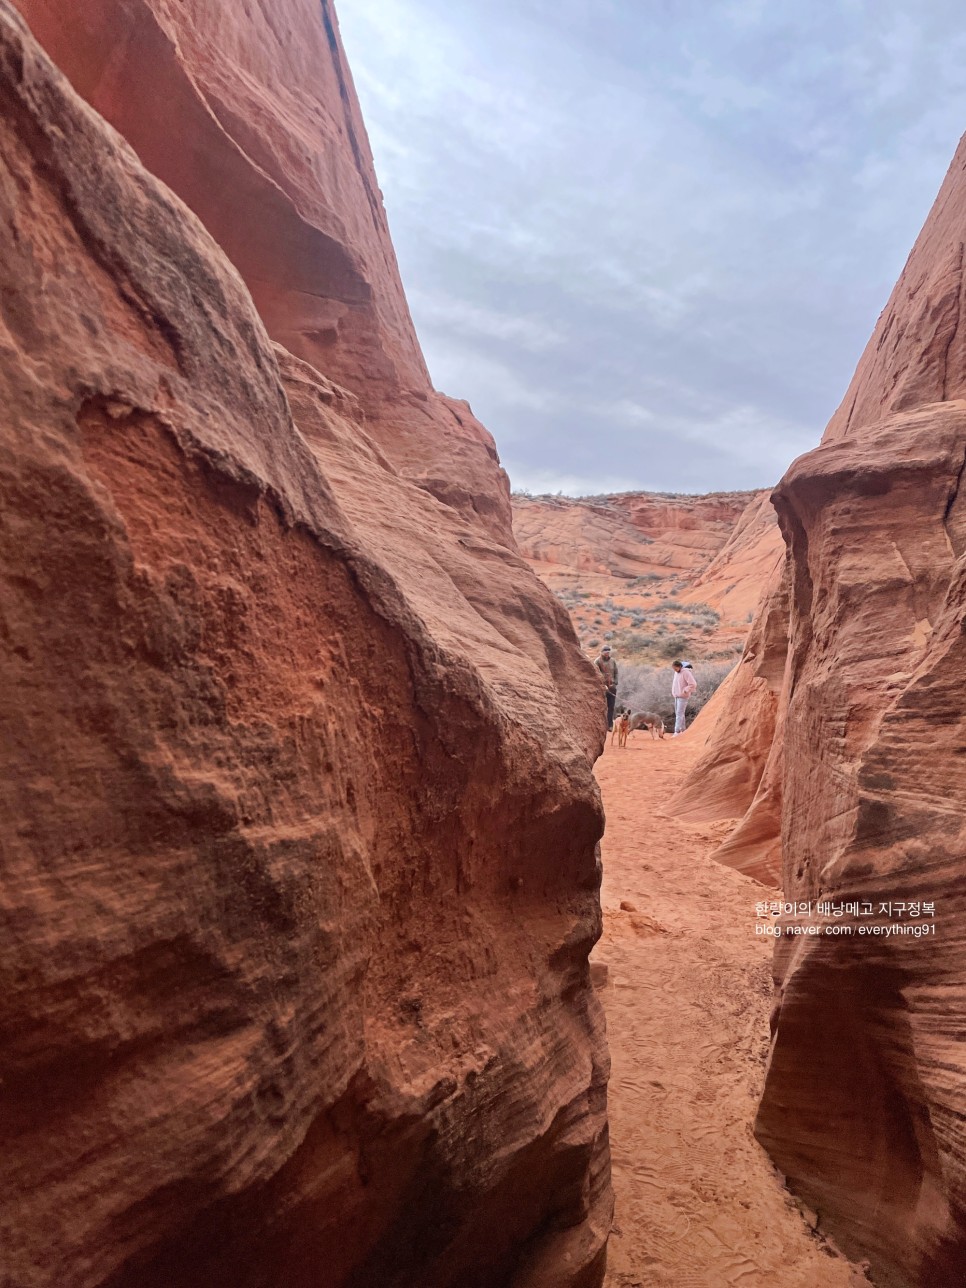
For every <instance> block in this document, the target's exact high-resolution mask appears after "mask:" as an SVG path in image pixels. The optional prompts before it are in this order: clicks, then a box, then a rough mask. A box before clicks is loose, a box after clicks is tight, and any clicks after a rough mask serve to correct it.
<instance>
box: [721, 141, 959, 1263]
mask: <svg viewBox="0 0 966 1288" xmlns="http://www.w3.org/2000/svg"><path fill="white" fill-rule="evenodd" d="M964 160H966V151H964V147H963V145H962V144H961V145H960V150H959V152H958V153H957V156H956V158H955V160H954V162H953V166H952V168H951V169H950V172H949V175H948V176H947V179H946V182H945V184H944V185H943V189H942V191H941V192H940V195H939V198H938V199H937V202H936V205H935V207H934V209H933V211H932V213H931V215H930V217H929V219H928V220H927V223H926V225H925V228H924V229H923V232H922V234H921V236H920V238H919V240H918V242H917V243H916V246H915V248H914V250H913V252H912V255H911V256H910V259H909V262H908V264H907V265H906V268H905V270H904V272H903V274H902V277H901V278H900V281H899V283H898V284H897V286H896V289H895V291H894V292H893V295H892V298H891V299H890V301H889V304H888V305H887V307H886V309H885V311H884V312H883V315H882V317H881V318H880V320H879V324H878V326H877V327H876V331H875V333H874V335H873V337H872V340H871V341H870V343H869V346H868V348H867V350H866V352H865V354H864V356H863V358H862V360H861V361H860V363H859V367H858V370H857V372H856V375H855V378H854V380H853V382H852V385H851V386H850V388H849V391H848V393H847V395H846V398H845V400H844V401H843V404H842V407H841V408H840V409H839V411H838V412H837V413H836V415H835V416H834V417H833V418H832V421H831V422H830V424H829V427H828V430H827V431H826V435H825V438H824V439H823V443H822V445H821V446H820V447H819V448H818V449H816V450H815V451H814V452H811V453H809V454H808V455H806V456H804V457H802V458H801V459H800V460H799V461H797V462H796V463H795V464H794V465H793V466H792V468H791V469H790V470H789V472H788V473H787V475H786V476H785V478H784V479H783V480H782V482H781V483H780V485H779V487H778V488H777V490H776V492H775V497H774V500H775V505H776V508H777V510H778V514H779V521H780V523H781V527H782V531H783V533H784V536H785V540H786V543H787V549H788V555H787V565H786V570H785V579H784V586H783V588H782V589H778V588H776V589H775V593H774V594H773V595H772V596H771V597H770V598H769V600H768V603H767V606H766V609H765V610H764V612H765V613H767V614H771V616H772V618H773V619H774V626H773V629H772V631H771V634H772V639H773V641H774V647H773V648H772V649H771V650H769V648H768V647H767V646H766V647H765V648H764V649H762V648H761V640H762V635H763V633H766V634H767V632H768V625H767V621H766V620H765V617H764V616H763V617H762V618H761V619H759V621H758V623H757V624H756V627H755V630H754V631H753V634H752V640H751V641H750V642H749V651H748V655H746V659H745V661H744V663H743V664H742V667H741V668H740V669H739V679H737V680H736V681H735V686H734V689H733V691H732V695H731V696H732V701H731V702H730V703H729V704H728V706H727V708H726V709H723V710H722V712H721V714H720V718H719V721H718V725H717V727H716V731H715V739H713V740H712V743H711V744H710V746H709V749H708V753H707V755H708V756H709V757H711V760H710V761H709V762H708V771H709V776H710V777H711V778H712V780H713V781H716V782H719V783H720V782H724V781H725V779H726V777H727V772H726V768H727V766H728V765H729V757H730V765H731V769H730V772H731V776H732V782H733V786H734V794H735V798H736V800H740V799H744V798H746V797H747V795H748V791H749V788H750V784H751V781H752V780H753V778H754V775H752V774H749V772H748V770H749V767H750V766H751V765H752V764H754V765H755V766H757V765H758V764H761V754H760V752H761V748H760V747H759V748H758V750H757V752H756V754H755V755H754V756H752V755H750V754H749V753H748V743H749V738H748V736H747V734H746V733H742V731H741V729H740V727H739V723H738V718H739V716H740V714H741V712H742V710H744V711H745V713H748V712H749V709H751V710H753V703H754V696H753V686H752V682H751V680H750V679H749V680H747V681H741V679H740V676H741V674H742V672H745V673H747V674H748V675H749V676H754V675H755V670H756V668H757V666H758V664H759V662H758V660H759V659H761V658H762V657H765V658H766V659H767V658H768V657H769V656H771V659H772V660H771V661H770V662H769V663H768V673H769V678H768V684H769V687H770V688H771V689H772V692H773V693H777V694H778V703H777V708H776V731H777V732H776V734H775V739H774V743H773V745H772V749H771V751H770V752H769V753H768V757H767V760H766V762H765V764H764V766H763V768H762V772H761V777H760V779H759V780H758V787H757V789H756V794H755V797H754V800H753V802H752V803H751V808H750V811H749V813H748V814H747V815H746V816H745V819H744V820H743V822H742V824H741V825H740V827H739V830H738V832H736V833H735V834H733V836H732V837H731V838H730V839H729V842H728V843H727V845H726V848H727V846H731V850H732V852H731V855H730V858H731V860H732V861H734V860H735V858H736V857H742V856H743V857H744V858H745V859H747V858H748V857H749V856H750V855H751V854H752V852H753V851H754V850H755V848H756V847H757V852H758V853H759V854H761V853H762V852H763V851H765V850H767V848H768V847H769V845H772V844H774V842H775V841H776V840H777V836H778V824H779V822H780V827H781V860H782V884H783V886H784V890H785V894H786V897H787V898H789V899H795V900H812V901H813V902H817V901H819V900H823V901H824V900H827V901H830V902H832V903H834V904H838V905H840V906H841V905H842V904H849V903H852V904H857V905H859V906H860V907H868V906H871V907H872V909H873V910H874V912H873V915H871V916H869V915H861V916H858V917H853V918H848V920H850V921H853V922H854V923H856V931H855V933H854V934H853V935H851V936H841V935H837V934H836V935H825V934H823V935H821V936H819V937H817V938H814V939H812V938H808V939H798V938H788V937H786V938H784V939H782V940H780V941H779V944H778V947H777V955H776V963H775V969H776V980H777V984H778V990H779V993H778V1004H777V1007H776V1011H775V1015H774V1037H773V1044H772V1050H771V1056H770V1061H769V1067H768V1074H767V1080H766V1085H765V1091H764V1096H763V1100H762V1103H761V1107H760V1111H759V1115H758V1121H757V1128H756V1130H757V1134H758V1137H759V1139H760V1140H761V1141H762V1143H763V1144H764V1145H765V1146H766V1148H767V1149H768V1150H769V1151H770V1152H771V1154H772V1156H773V1157H774V1159H775V1160H776V1162H777V1163H778V1165H779V1167H780V1168H781V1169H782V1171H783V1172H784V1173H785V1174H786V1175H787V1176H788V1178H789V1181H790V1183H791V1185H792V1187H793V1188H794V1189H795V1190H796V1191H797V1192H798V1193H799V1194H800V1195H802V1196H803V1198H804V1199H805V1200H806V1201H807V1203H808V1205H809V1206H810V1207H811V1208H812V1209H814V1211H816V1212H817V1213H818V1214H819V1215H818V1219H819V1223H820V1226H821V1228H823V1229H825V1230H826V1231H828V1232H830V1233H831V1234H833V1235H834V1236H835V1238H836V1239H837V1240H838V1242H839V1243H840V1244H841V1245H842V1246H843V1247H844V1248H845V1249H846V1251H848V1252H850V1253H851V1254H853V1255H854V1256H857V1257H858V1256H863V1257H867V1258H868V1259H869V1260H870V1262H871V1263H872V1273H873V1278H874V1280H875V1282H876V1283H877V1284H882V1285H886V1286H887V1288H948V1285H952V1284H958V1283H961V1282H964V1281H966V1151H964V1131H963V1124H964V1122H966V1091H964V1088H966V1056H964V1048H963V1042H962V1010H963V1005H964V998H966V954H964V952H963V947H962V944H963V917H964V911H966V895H964V887H963V874H962V865H963V853H964V848H966V834H964V823H963V815H962V801H963V798H964V793H966V768H964V756H963V751H964V747H966V709H964V699H963V695H964V691H966V642H964V630H963V615H964V605H966V494H964V489H963V486H962V484H963V477H964V462H966V402H964V401H963V395H964V393H966V349H964V344H966V338H964V334H963V331H962V328H961V326H960V317H961V295H962V290H963V281H962V262H963V258H962V245H963V239H964V237H966V176H964ZM783 600H784V604H783V602H782V601H783ZM786 633H787V640H788V645H787V649H786V648H784V647H783V646H782V643H781V641H782V638H783V636H785V635H786ZM756 649H757V653H756V657H754V658H753V657H752V656H751V655H752V653H755V651H756ZM779 658H783V660H784V670H783V675H782V677H781V680H780V681H779V679H778V668H777V662H778V659H779ZM742 684H743V685H744V687H743V688H741V687H739V686H740V685H742ZM762 729H763V730H765V729H767V720H765V719H762ZM715 765H717V768H715ZM739 780H740V781H739ZM729 790H731V788H729ZM779 801H780V802H781V808H780V810H779V808H778V803H779ZM719 854H724V851H719ZM726 857H727V856H726ZM740 865H741V864H739V866H740ZM926 904H932V905H934V907H935V915H934V917H933V916H930V915H928V914H926V913H924V912H923V906H924V905H926ZM883 905H887V906H890V905H891V907H892V909H893V911H892V912H891V913H887V912H882V911H881V909H882V906H883ZM910 905H915V906H916V907H917V908H918V910H919V911H918V915H916V914H912V915H911V914H910ZM896 909H899V911H896ZM830 920H832V918H830ZM876 922H878V923H882V924H883V925H887V924H889V923H894V924H898V925H900V926H903V927H908V926H910V925H915V926H917V927H923V926H925V927H927V930H926V932H925V935H924V937H920V935H907V934H902V935H899V934H890V935H889V937H880V936H873V935H869V934H864V935H859V934H858V927H859V926H861V925H863V924H864V925H866V926H870V925H872V924H873V923H876ZM933 926H934V930H933V928H932V927H933ZM920 933H921V932H920Z"/></svg>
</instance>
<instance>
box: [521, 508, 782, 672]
mask: <svg viewBox="0 0 966 1288" xmlns="http://www.w3.org/2000/svg"><path fill="white" fill-rule="evenodd" d="M768 498H769V493H768V491H763V492H713V493H709V494H708V495H704V496H687V495H675V494H662V493H659V492H622V493H616V494H614V495H612V496H599V497H581V498H572V497H562V496H535V497H529V496H524V495H520V494H514V496H513V529H514V532H515V534H516V538H517V542H518V543H519V546H520V550H521V552H522V554H523V555H524V557H525V558H526V559H527V560H528V562H529V563H530V566H531V567H532V568H533V570H534V571H535V572H536V573H537V575H538V576H539V577H540V578H541V579H542V580H543V581H544V582H546V584H547V585H548V586H549V587H550V588H551V589H552V590H554V591H557V592H558V593H559V592H563V593H564V596H565V597H566V595H567V592H569V591H573V590H574V589H575V588H577V587H579V588H580V589H581V591H582V595H583V600H584V602H583V603H580V604H577V603H571V605H570V607H571V613H572V616H573V617H574V620H575V622H576V624H577V626H578V629H580V630H581V634H582V635H583V636H586V637H587V639H588V640H589V639H590V637H591V636H592V635H593V634H595V632H593V631H592V630H591V629H590V623H591V622H592V621H593V619H594V616H595V614H597V613H600V612H602V613H604V615H605V616H607V615H608V614H609V605H610V604H611V603H612V602H615V603H618V604H619V605H623V606H626V607H627V608H628V609H630V610H633V609H635V608H640V610H641V611H642V612H643V613H645V614H647V613H648V612H649V611H650V610H651V609H652V608H653V607H654V606H655V605H656V604H658V603H659V602H660V601H661V600H666V599H667V598H669V597H673V600H674V601H676V602H678V603H682V604H685V605H701V606H705V605H706V606H707V607H708V608H710V609H712V610H713V611H714V613H715V614H716V615H717V616H718V618H719V621H718V623H717V625H716V627H715V629H714V630H713V631H711V632H710V633H709V635H708V636H707V637H706V638H703V639H702V641H701V645H700V647H701V648H702V649H704V650H705V652H706V653H707V652H711V651H713V650H715V649H720V648H725V649H729V648H730V649H732V650H734V648H737V649H739V650H740V648H741V644H742V642H743V641H744V639H745V637H746V635H747V633H748V623H749V621H750V620H751V617H752V614H753V613H754V611H755V609H756V608H757V607H758V604H759V601H760V599H761V596H762V591H763V589H764V588H765V586H766V585H767V584H768V582H769V579H770V578H771V576H772V575H773V574H774V572H775V570H776V569H777V568H778V567H779V566H780V564H781V560H782V555H783V551H784V545H783V542H782V538H781V533H780V532H779V530H778V524H777V521H776V518H775V512H774V510H773V508H772V506H771V502H770V501H769V499H768ZM625 616H626V615H625ZM596 633H597V634H599V632H596ZM732 656H733V651H732Z"/></svg>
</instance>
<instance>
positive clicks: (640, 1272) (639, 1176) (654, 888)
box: [594, 732, 866, 1288]
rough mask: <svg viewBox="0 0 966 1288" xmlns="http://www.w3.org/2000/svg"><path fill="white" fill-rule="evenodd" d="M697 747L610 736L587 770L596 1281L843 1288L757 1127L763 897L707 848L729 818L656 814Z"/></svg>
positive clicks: (847, 1282)
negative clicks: (596, 1102)
mask: <svg viewBox="0 0 966 1288" xmlns="http://www.w3.org/2000/svg"><path fill="white" fill-rule="evenodd" d="M700 750H701V745H700V734H699V733H697V732H689V733H688V734H686V735H684V736H683V737H681V738H677V739H672V738H666V739H665V740H664V741H663V742H654V741H652V740H651V739H650V738H649V737H647V736H646V735H644V734H640V733H636V734H633V735H632V736H631V740H630V745H629V746H628V747H627V748H626V749H625V750H620V749H619V748H618V747H616V746H614V747H611V746H610V743H609V741H608V746H607V748H606V751H605V753H604V755H603V757H602V758H601V760H600V761H599V762H598V765H597V776H598V779H599V781H600V785H601V790H602V792H603V797H604V805H605V808H606V810H607V833H606V837H605V840H604V845H603V851H604V888H603V893H602V902H603V905H604V937H603V939H602V940H601V942H600V944H599V945H598V946H597V948H596V950H595V952H594V961H595V962H596V963H602V964H606V965H607V967H608V978H607V982H606V984H605V985H604V986H603V988H602V991H601V997H602V998H603V1001H604V1006H605V1009H606V1012H607V1028H608V1038H609V1041H610V1047H611V1054H612V1058H613V1073H612V1077H611V1083H610V1124H611V1127H610V1134H611V1148H612V1152H613V1166H614V1189H615V1193H616V1197H617V1211H616V1216H615V1225H614V1230H613V1234H612V1237H611V1241H610V1250H609V1262H608V1264H609V1270H608V1276H607V1285H608V1288H637V1286H640V1288H665V1286H666V1288H729V1285H738V1286H739V1288H758V1285H762V1286H764V1285H766V1284H767V1285H768V1286H769V1288H853V1286H855V1285H859V1284H865V1283H866V1279H865V1278H864V1276H863V1275H862V1274H861V1272H859V1271H857V1270H855V1269H854V1268H853V1267H851V1266H850V1264H849V1263H848V1262H847V1261H846V1260H845V1259H843V1258H842V1257H840V1256H839V1255H837V1253H836V1252H835V1250H834V1249H833V1248H831V1247H830V1246H829V1245H828V1244H826V1243H825V1241H824V1240H822V1239H821V1238H820V1237H819V1236H816V1235H814V1234H813V1233H812V1232H811V1230H810V1229H809V1228H808V1226H807V1224H806V1220H805V1219H803V1216H802V1214H801V1212H800V1211H799V1209H798V1207H797V1206H796V1204H795V1202H794V1200H793V1199H792V1198H791V1196H790V1195H789V1194H788V1192H787V1191H786V1190H785V1188H784V1186H783V1185H782V1182H781V1179H780V1178H779V1176H778V1174H777V1173H776V1172H775V1170H774V1168H773V1167H772V1165H771V1163H770V1162H769V1160H768V1157H767V1155H766V1154H765V1153H764V1151H763V1150H762V1149H761V1148H760V1146H759V1145H758V1144H757V1142H756V1141H755V1139H754V1137H753V1136H752V1130H751V1124H752V1121H753V1119H754V1115H755V1110H756V1106H757V1101H758V1097H759V1094H760V1092H761V1085H762V1079H763V1073H764V1064H765V1058H766V1054H767V1039H768V1013H769V1010H770V1007H771V996H772V987H771V948H772V945H771V943H770V942H769V941H766V940H765V939H763V938H757V937H756V935H755V903H756V902H757V901H758V900H760V899H763V898H765V897H767V896H768V894H769V892H768V891H767V890H766V887H764V886H761V885H759V884H758V883H757V882H756V881H753V880H751V879H750V878H749V877H745V876H742V875H741V874H740V873H738V872H735V871H733V870H731V869H730V868H725V867H722V866H721V865H720V864H717V863H715V862H713V861H712V860H711V859H710V858H709V857H708V855H709V853H710V851H711V850H712V849H713V848H714V846H715V845H716V844H718V843H719V842H720V840H721V837H722V836H723V835H724V834H725V833H726V832H727V830H728V828H729V826H730V825H729V824H728V823H704V824H699V825H693V824H690V825H689V824H686V823H683V822H681V821H679V820H678V819H673V818H666V817H664V816H663V815H662V814H661V812H660V811H661V807H662V805H663V802H664V801H665V800H666V799H668V798H669V797H670V796H671V794H672V793H673V791H674V790H675V788H676V787H677V786H678V785H679V784H680V782H681V780H682V779H683V778H684V776H685V775H686V773H687V772H688V770H689V769H690V768H691V766H692V764H693V763H694V761H695V760H696V759H697V755H698V753H699V752H700ZM622 903H624V904H626V905H628V907H626V908H624V907H622ZM596 973H599V966H598V968H597V972H596ZM812 1220H814V1217H812Z"/></svg>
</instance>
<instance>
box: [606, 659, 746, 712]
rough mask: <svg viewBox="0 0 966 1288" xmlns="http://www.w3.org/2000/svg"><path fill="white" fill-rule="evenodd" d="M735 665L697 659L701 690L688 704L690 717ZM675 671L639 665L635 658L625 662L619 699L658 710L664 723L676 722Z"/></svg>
mask: <svg viewBox="0 0 966 1288" xmlns="http://www.w3.org/2000/svg"><path fill="white" fill-rule="evenodd" d="M733 665H734V663H733V662H730V661H728V662H695V663H694V678H695V679H696V680H697V682H698V691H697V693H696V695H695V696H694V697H693V698H692V699H691V702H690V704H689V706H688V717H689V719H690V718H692V717H693V716H695V715H697V713H698V712H699V711H700V710H701V708H702V707H703V706H704V704H705V703H706V702H707V701H708V699H709V698H710V697H711V695H712V694H713V693H714V691H715V690H716V689H717V688H718V686H719V685H720V684H721V682H722V680H724V679H725V677H726V676H727V675H729V674H730V672H731V669H732V667H733ZM673 675H674V673H673V671H672V670H671V668H670V667H669V666H638V665H637V664H635V663H634V662H624V663H623V665H622V666H621V668H620V683H619V685H618V687H617V701H618V703H620V705H621V706H625V707H629V708H630V709H631V711H657V712H658V714H659V715H660V716H661V717H662V719H663V720H664V722H665V724H667V725H673V723H674V699H673V698H672V697H671V680H672V678H673Z"/></svg>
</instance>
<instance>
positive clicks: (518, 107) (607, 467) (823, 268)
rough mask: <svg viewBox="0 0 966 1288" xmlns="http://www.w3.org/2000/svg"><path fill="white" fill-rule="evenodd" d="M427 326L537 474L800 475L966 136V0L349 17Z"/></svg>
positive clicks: (651, 481)
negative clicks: (794, 469)
mask: <svg viewBox="0 0 966 1288" xmlns="http://www.w3.org/2000/svg"><path fill="white" fill-rule="evenodd" d="M339 12H340V20H341V26H342V33H343V39H344V41H345V45H346V49H347V52H348V55H349V60H350V62H351V64H352V68H353V72H354V75H355V80H356V86H357V89H358V92H359V96H360V99H361V100H362V107H363V112H364V113H365V116H366V121H367V124H368V127H369V134H370V138H371V140H372V146H373V151H374V153H375V158H376V167H377V171H378V174H379V180H380V184H381V186H382V189H383V192H384V195H385V201H386V207H387V210H388V213H389V220H390V224H391V227H392V231H393V238H394V241H395V245H396V250H397V253H398V256H399V261H400V265H401V268H402V274H403V280H404V282H405V285H406V289H407V293H408V295H409V301H410V305H411V307H412V311H413V316H414V318H415V321H416V327H417V330H418V332H419V336H420V340H421V341H422V345H423V349H424V351H425V353H426V358H427V361H428V363H429V368H430V371H431V373H432V376H433V379H434V381H435V383H436V385H437V387H438V388H440V389H442V390H444V391H445V392H446V393H450V394H453V395H454V396H456V397H462V398H466V399H468V400H469V402H470V403H471V405H472V407H473V410H474V411H475V412H476V414H477V415H478V416H479V417H480V419H481V420H482V421H483V422H484V423H485V424H486V425H487V427H488V428H489V429H490V430H491V431H492V432H493V434H494V435H495V436H496V440H497V444H498V446H499V449H500V454H501V457H502V459H503V463H504V465H505V466H506V468H507V470H508V471H509V473H510V477H511V479H512V481H513V484H514V486H516V487H522V488H528V489H530V490H531V491H535V492H545V491H552V492H554V491H558V490H561V491H563V492H567V493H571V494H574V495H577V494H583V493H590V492H608V491H623V490H629V489H636V488H646V489H657V490H668V491H682V492H692V491H711V490H716V489H725V488H751V487H762V486H767V485H769V484H772V483H774V482H775V481H776V480H777V479H778V477H779V476H780V475H781V474H782V472H783V471H784V469H785V468H786V467H787V465H788V464H789V463H790V461H791V460H792V459H793V458H794V457H795V456H797V455H798V454H799V453H800V452H802V451H806V450H808V449H809V448H810V447H812V446H814V445H815V443H817V441H818V439H819V437H820V435H821V432H822V429H823V427H824V425H825V422H826V421H827V420H828V418H829V416H830V415H831V413H832V411H833V410H834V409H835V407H836V405H837V404H838V402H839V400H840V399H841V397H842V395H843V393H844V392H845V387H846V385H847V383H848V381H849V378H850V376H851V373H852V369H853V368H854V366H855V363H856V361H857V359H858V357H859V354H860V353H861V351H862V348H863V347H864V345H865V342H866V340H867V339H868V336H869V334H870V332H871V330H872V327H873V326H874V324H875V320H876V317H877V316H878V314H879V312H880V310H881V308H882V306H883V305H884V304H885V301H886V299H887V297H888V294H889V291H890V290H891V287H892V284H893V282H894V281H895V278H896V277H897V275H898V273H899V271H900V270H901V268H902V265H903V262H904V261H905V258H906V255H907V254H908V252H909V250H910V248H911V246H912V243H913V241H914V239H915V236H916V234H917V232H918V230H919V228H920V227H921V225H922V222H923V219H924V218H925V216H926V214H927V212H928V210H929V206H930V205H931V203H932V200H933V197H934V196H935V193H936V190H937V188H938V187H939V184H940V182H941V181H942V177H943V175H944V174H945V172H946V168H947V166H948V164H949V161H950V159H951V157H952V154H953V151H954V149H955V146H956V143H957V141H958V139H959V136H960V134H961V133H962V132H963V131H964V130H966V74H964V70H963V69H964V67H966V17H964V16H963V13H962V11H961V9H960V6H959V5H958V4H957V3H954V2H953V0H949V2H948V3H947V2H945V0H919V3H918V4H916V5H913V4H911V3H909V2H908V0H902V2H899V0H770V2H769V0H341V4H340V9H339Z"/></svg>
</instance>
